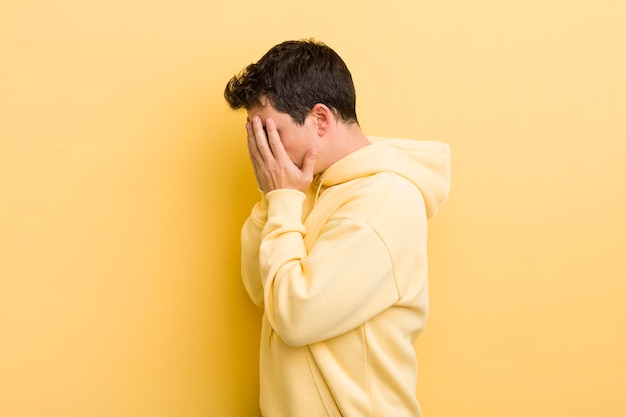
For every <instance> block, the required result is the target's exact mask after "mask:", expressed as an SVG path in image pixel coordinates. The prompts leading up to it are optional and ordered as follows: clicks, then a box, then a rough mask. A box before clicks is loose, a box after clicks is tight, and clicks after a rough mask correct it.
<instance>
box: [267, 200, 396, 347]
mask: <svg viewBox="0 0 626 417" xmlns="http://www.w3.org/2000/svg"><path fill="white" fill-rule="evenodd" d="M266 197H267V200H268V203H269V204H268V219H267V223H266V224H265V226H264V228H263V230H262V233H261V239H262V240H261V246H260V257H259V260H260V271H259V272H260V276H261V282H262V286H263V291H264V299H265V314H266V316H267V318H268V319H269V322H270V324H271V326H272V328H273V329H274V331H275V332H276V333H277V334H278V336H280V337H281V338H282V339H283V341H284V342H285V343H287V344H289V345H292V346H300V345H307V344H311V343H315V342H318V341H321V340H325V339H329V338H331V337H334V336H338V335H340V334H343V333H345V332H347V331H349V330H352V329H354V328H356V327H358V326H359V325H361V324H362V323H364V322H365V321H367V320H368V319H370V318H371V317H373V316H375V315H377V314H379V313H380V312H382V311H383V310H385V309H386V308H388V307H389V306H391V305H393V303H395V302H396V301H397V300H398V298H399V295H398V289H397V286H396V284H395V280H394V277H393V274H390V271H392V270H393V266H392V262H391V258H390V256H389V253H388V251H387V248H386V246H385V244H384V242H383V241H382V239H381V238H380V236H379V235H378V234H377V233H376V232H375V231H374V230H373V229H372V228H371V226H369V225H368V224H366V223H363V222H359V221H355V220H350V219H347V218H341V219H339V218H338V219H335V220H332V219H331V221H330V222H328V223H327V224H326V225H325V226H324V229H323V230H322V231H321V233H320V235H319V237H318V238H317V239H316V241H315V243H314V245H313V246H312V248H311V250H310V253H307V250H306V247H305V243H304V234H305V228H304V225H303V224H302V222H301V213H302V202H303V200H304V198H305V196H304V194H303V193H300V192H298V191H295V190H276V191H272V192H270V193H268V194H267V196H266ZM338 242H341V243H340V244H338Z"/></svg>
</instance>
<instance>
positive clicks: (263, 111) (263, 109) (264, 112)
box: [247, 96, 291, 124]
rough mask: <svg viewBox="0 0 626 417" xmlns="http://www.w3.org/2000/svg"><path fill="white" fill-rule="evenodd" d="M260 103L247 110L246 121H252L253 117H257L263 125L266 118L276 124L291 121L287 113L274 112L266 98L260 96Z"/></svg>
mask: <svg viewBox="0 0 626 417" xmlns="http://www.w3.org/2000/svg"><path fill="white" fill-rule="evenodd" d="M260 102H261V104H260V105H257V106H254V107H250V108H249V109H248V110H247V112H248V120H252V118H253V117H255V116H259V117H260V118H261V121H262V122H263V124H265V120H266V119H267V118H268V117H271V118H272V119H273V120H274V122H276V123H282V122H286V121H287V120H290V119H291V116H289V115H288V114H287V113H283V112H280V111H278V110H276V109H275V108H274V106H272V103H270V101H269V100H268V99H267V97H265V96H262V97H261V98H260Z"/></svg>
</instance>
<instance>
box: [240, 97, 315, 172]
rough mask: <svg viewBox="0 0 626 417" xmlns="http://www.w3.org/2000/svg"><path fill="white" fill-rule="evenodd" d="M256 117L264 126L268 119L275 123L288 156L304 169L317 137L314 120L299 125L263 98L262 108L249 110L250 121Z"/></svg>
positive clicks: (256, 107)
mask: <svg viewBox="0 0 626 417" xmlns="http://www.w3.org/2000/svg"><path fill="white" fill-rule="evenodd" d="M255 116H258V117H260V118H261V121H262V122H263V125H264V126H265V121H266V120H267V119H268V118H271V119H272V120H273V121H274V124H275V125H276V130H277V131H278V135H279V136H280V139H281V142H282V143H283V146H284V147H285V151H286V152H287V155H289V158H290V159H291V161H292V162H293V163H294V164H295V165H296V166H297V167H298V168H302V163H303V162H304V156H305V155H306V153H307V152H308V151H309V150H310V149H312V148H313V147H314V142H315V138H316V135H317V131H316V129H315V125H314V121H313V119H312V118H311V117H307V118H306V119H305V121H304V124H303V125H299V124H297V123H296V122H295V121H294V120H293V119H292V118H291V116H290V115H289V114H287V113H283V112H280V111H278V110H276V109H275V108H274V107H273V106H272V104H271V103H270V102H269V100H268V99H267V98H266V97H262V98H261V105H260V106H255V107H253V108H250V109H249V110H248V120H252V118H253V117H255Z"/></svg>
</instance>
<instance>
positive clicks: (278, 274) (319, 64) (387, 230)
mask: <svg viewBox="0 0 626 417" xmlns="http://www.w3.org/2000/svg"><path fill="white" fill-rule="evenodd" d="M224 95H225V97H226V100H227V102H228V103H229V105H230V106H231V107H232V108H233V109H237V108H244V109H246V110H247V113H248V120H247V123H246V129H247V136H248V148H249V152H250V160H251V162H252V166H253V168H254V173H255V175H256V179H257V183H258V186H259V189H260V192H261V200H260V202H259V203H257V204H256V205H255V207H254V208H253V210H252V213H251V215H250V217H249V218H248V219H247V221H246V222H245V224H244V226H243V229H242V233H241V245H242V275H243V283H244V286H245V288H246V290H247V292H248V294H249V295H250V298H251V299H252V301H253V302H254V303H256V304H257V305H259V306H263V308H264V315H263V324H262V334H261V353H260V378H261V381H260V382H261V388H260V406H261V411H262V413H263V415H264V416H265V417H309V416H311V417H314V416H315V417H317V416H350V417H363V416H376V417H402V416H412V417H413V416H420V415H421V412H420V407H419V404H418V401H417V399H416V396H415V391H416V384H417V363H416V358H415V351H414V349H413V343H414V341H415V339H416V337H417V336H418V334H419V333H420V331H421V330H422V328H423V326H424V322H425V320H426V315H427V309H428V282H427V256H426V219H427V217H430V216H432V215H434V214H435V212H436V211H437V209H438V208H439V207H440V205H441V204H442V203H443V202H444V201H445V199H446V198H447V195H448V190H449V183H450V172H449V149H448V146H447V145H445V144H443V143H437V142H420V141H411V140H401V139H388V140H387V139H385V140H382V139H375V138H368V137H367V136H365V134H364V133H363V132H362V131H361V129H360V127H359V124H358V121H357V116H356V111H355V107H356V106H355V104H356V99H355V91H354V85H353V82H352V76H351V75H350V72H349V71H348V68H347V67H346V65H345V63H344V62H343V61H342V59H341V58H340V57H339V56H338V55H337V54H336V53H335V52H334V51H333V50H332V49H331V48H329V47H328V46H326V45H324V44H322V43H319V42H316V41H314V40H304V41H287V42H284V43H281V44H279V45H276V46H275V47H273V48H272V49H270V50H269V51H268V52H267V53H266V54H265V55H264V56H263V57H262V58H261V59H260V60H259V61H258V62H257V63H254V64H251V65H249V66H248V67H247V68H245V69H244V70H243V71H242V72H241V73H240V74H239V75H237V76H235V77H233V78H232V79H231V80H230V81H229V83H228V85H227V86H226V89H225V92H224Z"/></svg>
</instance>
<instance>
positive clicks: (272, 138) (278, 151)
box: [265, 119, 291, 162]
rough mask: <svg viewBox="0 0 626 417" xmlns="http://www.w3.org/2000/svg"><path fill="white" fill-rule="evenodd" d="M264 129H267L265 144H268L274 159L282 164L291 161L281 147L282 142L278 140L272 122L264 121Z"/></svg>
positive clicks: (282, 146) (274, 125) (278, 136)
mask: <svg viewBox="0 0 626 417" xmlns="http://www.w3.org/2000/svg"><path fill="white" fill-rule="evenodd" d="M265 128H266V129H267V136H268V138H267V142H268V143H269V146H270V149H271V150H272V154H273V155H274V158H276V160H279V161H283V162H287V160H289V161H291V159H290V158H289V155H287V151H286V150H285V145H283V142H282V140H280V135H279V134H278V130H277V129H276V124H275V123H274V120H272V119H267V120H266V121H265Z"/></svg>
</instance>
